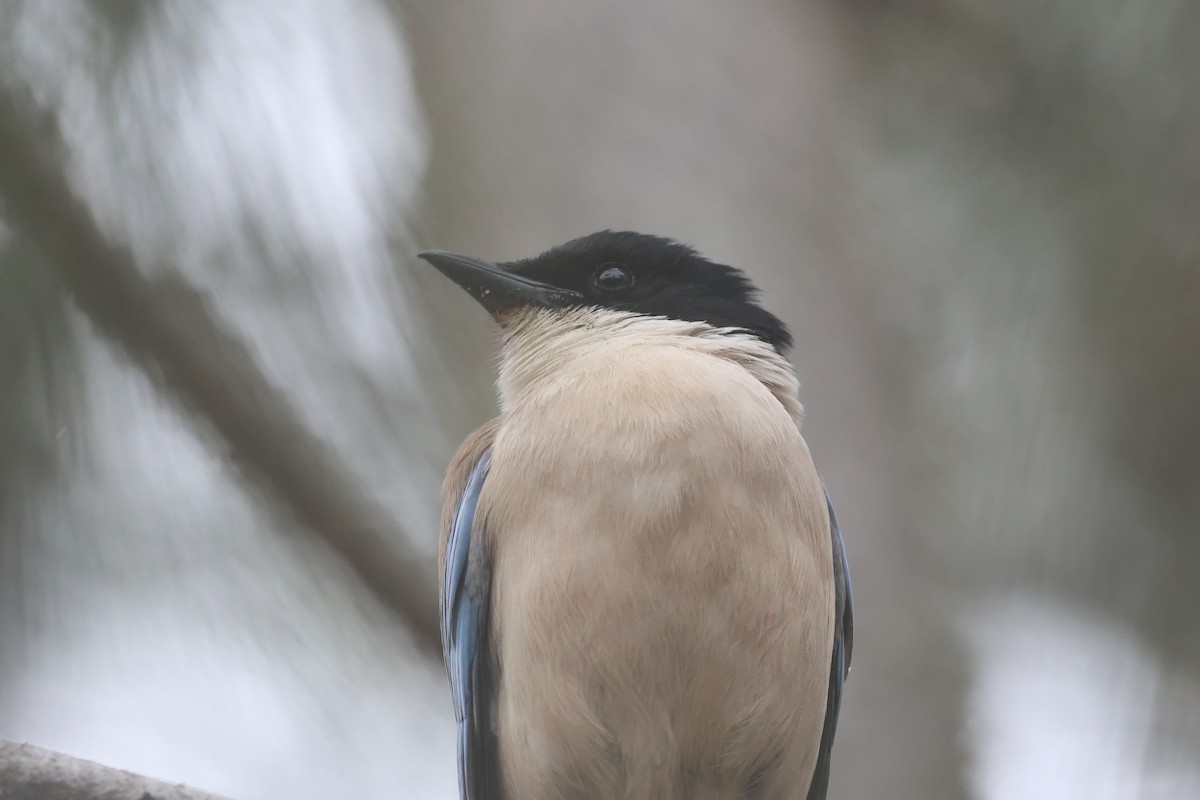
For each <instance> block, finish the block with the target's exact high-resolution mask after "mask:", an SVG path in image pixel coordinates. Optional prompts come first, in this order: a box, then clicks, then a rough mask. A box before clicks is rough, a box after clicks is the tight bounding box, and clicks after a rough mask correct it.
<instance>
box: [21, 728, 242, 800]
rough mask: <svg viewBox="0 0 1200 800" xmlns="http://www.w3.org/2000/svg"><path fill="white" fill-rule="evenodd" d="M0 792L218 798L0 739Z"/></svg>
mask: <svg viewBox="0 0 1200 800" xmlns="http://www.w3.org/2000/svg"><path fill="white" fill-rule="evenodd" d="M0 797H5V798H12V800H95V798H104V799H105V800H221V798H219V797H218V796H217V795H214V794H209V793H207V792H201V791H199V790H197V789H191V788H189V787H187V786H182V785H179V784H170V783H163V782H161V781H156V780H153V779H152V778H145V777H142V776H141V775H135V774H134V773H132V772H125V771H124V770H119V769H113V768H112V767H106V766H103V765H102V764H97V763H95V762H92V761H84V760H83V759H80V758H75V757H73V756H68V755H64V754H62V753H55V752H53V751H51V750H43V749H42V748H40V747H34V746H32V745H28V744H17V743H16V742H6V741H4V740H2V739H0Z"/></svg>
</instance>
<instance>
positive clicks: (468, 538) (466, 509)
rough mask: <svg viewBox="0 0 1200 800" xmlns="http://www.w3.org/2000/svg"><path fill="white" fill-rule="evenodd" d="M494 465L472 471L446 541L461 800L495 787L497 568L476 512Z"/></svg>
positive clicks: (448, 642)
mask: <svg viewBox="0 0 1200 800" xmlns="http://www.w3.org/2000/svg"><path fill="white" fill-rule="evenodd" d="M490 463H491V450H490V449H488V450H485V451H484V452H483V455H481V456H480V458H479V461H477V462H476V464H475V466H474V467H473V468H472V469H471V473H470V475H469V476H468V478H467V484H466V487H465V488H464V489H463V493H462V497H461V498H460V499H459V501H458V507H457V508H456V509H455V512H454V518H453V520H452V521H451V525H450V533H449V537H448V538H447V541H446V555H445V564H444V567H443V569H444V570H445V574H444V575H443V580H442V596H441V598H440V600H441V626H442V654H443V656H444V657H445V661H446V669H447V671H448V672H449V676H450V695H451V697H452V699H453V702H454V718H455V720H456V721H457V722H458V791H459V797H460V798H461V800H488V798H489V794H490V792H491V789H490V787H491V785H492V784H493V781H492V779H491V775H492V756H491V754H492V748H493V743H492V731H491V724H490V721H489V720H488V711H489V708H490V703H491V697H490V690H491V687H490V685H489V684H490V680H489V674H488V672H489V664H488V661H489V657H490V656H489V652H488V630H489V611H490V609H489V600H490V597H491V567H490V564H489V563H488V555H487V551H486V547H485V545H484V542H483V539H482V537H480V536H478V535H474V534H477V533H478V531H477V530H476V526H475V512H476V509H477V508H478V505H479V494H480V492H481V491H482V489H483V482H484V479H485V478H486V477H487V471H488V466H489V464H490Z"/></svg>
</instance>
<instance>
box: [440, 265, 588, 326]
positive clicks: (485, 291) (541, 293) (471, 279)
mask: <svg viewBox="0 0 1200 800" xmlns="http://www.w3.org/2000/svg"><path fill="white" fill-rule="evenodd" d="M417 256H418V257H419V258H423V259H425V260H426V261H428V262H429V263H430V264H433V265H434V266H435V267H437V268H438V270H439V271H440V272H441V273H442V274H443V275H445V276H446V277H447V278H449V279H450V280H452V281H454V282H455V283H457V284H458V285H459V286H461V287H462V288H463V289H465V290H466V292H467V294H469V295H471V297H474V298H475V299H476V300H477V301H478V302H479V304H480V305H481V306H483V307H484V308H486V309H487V310H488V311H489V312H490V313H491V314H493V315H495V314H498V313H500V312H502V311H506V310H508V309H511V308H517V307H519V306H541V307H543V308H553V307H556V306H566V305H572V304H575V303H582V302H583V295H581V294H579V293H578V292H573V291H571V290H569V289H560V288H558V287H557V286H551V285H549V284H546V283H542V282H540V281H535V280H532V279H530V278H524V277H521V276H520V275H516V274H514V273H512V272H508V271H507V270H505V269H504V268H503V267H498V266H496V265H495V264H489V263H488V262H486V261H480V260H479V259H476V258H470V257H469V256H460V255H458V254H457V253H447V252H446V251H444V250H425V251H422V252H420V253H417Z"/></svg>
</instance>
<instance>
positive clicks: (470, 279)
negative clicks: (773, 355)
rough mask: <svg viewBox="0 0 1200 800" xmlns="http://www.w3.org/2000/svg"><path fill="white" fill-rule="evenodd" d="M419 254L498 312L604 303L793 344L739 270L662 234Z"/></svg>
mask: <svg viewBox="0 0 1200 800" xmlns="http://www.w3.org/2000/svg"><path fill="white" fill-rule="evenodd" d="M421 257H422V258H424V259H425V260H427V261H429V262H430V263H431V264H433V265H434V266H436V267H437V268H438V269H440V270H441V271H442V272H443V273H445V274H446V276H447V277H449V278H450V279H451V280H453V281H455V282H456V283H458V284H459V285H460V286H462V287H463V288H464V289H466V290H467V291H468V292H469V293H470V294H471V296H472V297H474V298H475V299H476V300H478V301H479V302H480V303H481V304H482V305H483V306H484V307H485V308H487V309H488V310H489V311H491V312H492V313H493V314H498V313H500V312H501V311H503V310H507V309H509V308H513V307H515V306H518V305H537V306H544V307H551V308H555V307H569V306H600V307H604V308H612V309H616V310H621V311H631V312H634V313H638V314H646V315H651V316H661V317H669V318H671V319H680V320H689V321H695V322H706V323H708V324H710V325H713V326H715V327H719V328H741V329H744V330H745V331H747V332H748V333H750V334H753V335H754V336H757V337H758V338H760V339H762V340H763V341H765V342H767V343H768V344H770V345H771V346H772V347H774V348H775V349H776V350H777V351H779V352H780V353H784V352H786V351H787V349H788V348H789V347H791V344H792V337H791V334H789V333H788V330H787V327H786V326H785V325H784V324H783V322H782V321H780V320H779V318H778V317H776V316H775V315H773V314H771V313H770V312H768V311H766V310H765V309H763V308H762V307H761V306H759V305H758V303H757V302H756V298H757V296H758V290H757V289H756V288H755V287H754V285H753V284H752V283H751V282H750V280H749V279H748V278H747V277H746V276H745V274H744V273H743V272H742V271H741V270H739V269H735V268H734V267H729V266H726V265H724V264H716V263H714V262H712V261H709V260H708V259H706V258H704V257H702V256H701V255H700V254H698V253H697V252H696V251H695V250H693V249H692V248H690V247H688V246H686V245H683V244H679V243H678V242H674V241H671V240H670V239H664V238H661V237H658V236H648V235H646V234H641V233H632V232H628V231H601V232H599V233H593V234H591V235H589V236H582V237H580V238H578V239H572V240H571V241H569V242H567V243H566V244H563V245H559V246H558V247H555V248H552V249H550V250H547V251H546V252H545V253H542V254H541V255H539V256H535V257H534V258H527V259H522V260H520V261H513V262H509V263H504V264H499V265H492V264H488V263H487V262H481V261H477V260H475V259H471V258H467V257H465V256H458V255H455V254H453V253H443V252H440V251H427V252H424V253H421Z"/></svg>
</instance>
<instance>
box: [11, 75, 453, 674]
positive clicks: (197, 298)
mask: <svg viewBox="0 0 1200 800" xmlns="http://www.w3.org/2000/svg"><path fill="white" fill-rule="evenodd" d="M35 132H36V133H35ZM39 134H40V135H39ZM64 150H65V148H64V146H63V144H62V142H61V139H60V138H59V136H58V134H57V131H56V130H55V129H54V125H53V122H52V120H50V119H49V117H48V115H44V114H40V113H38V112H37V111H36V110H35V106H34V105H33V103H32V102H27V101H26V100H25V97H24V96H23V93H21V92H20V91H18V90H14V87H13V86H12V85H11V84H8V83H5V82H0V152H2V153H4V157H3V158H0V199H2V200H3V202H4V215H5V217H6V219H7V220H8V221H9V222H10V224H11V225H12V227H13V230H14V232H15V233H17V234H19V235H21V236H24V237H26V238H27V239H28V240H29V241H30V242H32V243H33V244H34V245H35V246H36V247H37V248H38V249H39V250H40V251H41V252H42V253H43V254H44V255H45V257H46V259H47V261H48V263H49V264H50V265H51V266H52V267H53V269H54V271H55V273H56V274H57V277H58V279H59V280H60V281H61V283H62V285H63V286H64V287H65V288H66V289H67V290H68V291H70V293H71V295H72V296H73V298H74V299H75V301H76V303H77V304H78V306H79V308H80V309H82V310H83V312H84V313H85V314H86V315H87V316H88V318H89V319H90V320H91V321H92V322H93V324H94V325H95V326H96V329H97V330H98V331H99V332H101V333H103V334H104V335H106V336H107V337H109V338H110V339H111V340H112V341H114V342H115V343H116V344H117V345H119V347H120V348H121V349H122V350H123V351H124V352H125V353H126V354H128V356H129V357H130V358H131V359H132V361H133V362H134V363H135V364H136V365H137V366H138V367H139V368H141V369H142V370H144V371H145V372H146V373H147V374H148V375H149V376H150V377H151V379H152V380H155V381H156V382H157V383H158V385H160V386H162V387H163V388H164V389H165V390H166V392H167V394H168V395H170V396H171V397H173V398H175V399H176V400H177V401H178V402H179V403H180V404H181V405H183V406H184V407H185V408H186V409H187V410H188V411H190V412H191V413H192V415H194V416H195V417H198V418H200V419H203V420H205V421H206V422H207V423H208V424H209V425H210V426H211V428H212V429H213V430H214V431H215V432H216V433H217V434H218V436H219V437H220V439H221V440H222V441H223V442H224V444H225V446H226V447H227V448H228V452H229V455H230V456H231V457H232V458H233V459H234V460H235V461H236V462H238V464H240V465H241V466H242V467H243V468H244V469H245V470H246V472H247V473H248V474H249V475H250V476H251V479H252V480H253V481H254V482H256V483H257V484H259V485H260V486H262V487H264V488H266V489H267V490H269V491H270V493H271V494H272V495H273V496H274V497H275V498H277V499H278V500H280V501H281V502H282V504H283V506H284V507H286V508H287V509H289V510H290V511H291V512H292V513H293V514H294V515H295V517H296V518H297V519H298V520H299V521H300V522H302V523H303V526H297V527H298V528H299V527H304V528H307V529H308V530H309V531H311V532H313V533H315V534H317V535H318V536H319V537H320V539H321V540H323V541H324V542H325V543H327V544H328V545H329V546H330V547H332V548H333V550H334V551H336V552H337V553H338V554H339V555H341V556H342V558H344V559H345V561H346V562H347V563H348V564H349V565H350V567H351V568H352V569H353V570H354V571H355V572H357V574H358V575H359V577H360V578H361V579H362V580H363V582H364V583H365V584H366V585H367V587H368V588H369V589H370V590H371V591H372V592H373V593H374V594H375V595H376V596H377V597H378V598H379V600H380V601H381V602H382V603H383V604H384V605H386V606H388V607H390V608H391V609H393V610H394V611H395V612H397V613H398V614H399V615H400V616H401V617H402V618H403V619H404V620H405V621H406V622H407V623H408V625H409V627H410V629H411V631H412V633H413V637H414V640H415V641H417V642H418V643H420V644H421V645H422V646H423V647H425V648H427V649H429V650H434V651H435V650H436V643H437V640H438V633H437V610H436V600H435V598H436V596H437V595H436V592H435V591H434V587H433V585H432V581H431V580H430V577H429V576H430V575H431V574H432V570H431V565H430V564H429V563H427V560H426V559H423V558H421V557H419V556H418V555H417V554H415V553H414V552H413V551H412V548H411V547H410V539H409V537H408V536H407V535H406V534H405V532H404V531H403V529H402V527H401V526H400V525H399V524H397V522H396V521H395V520H392V519H390V518H389V517H388V515H387V514H386V513H385V512H384V511H383V510H382V509H381V508H379V507H378V505H377V504H376V503H374V502H373V501H372V500H371V499H370V498H369V497H368V496H367V495H366V493H365V492H363V491H362V490H361V489H360V488H359V487H358V486H357V485H356V484H355V483H354V481H353V480H352V478H351V477H350V475H349V472H348V470H346V469H345V468H344V467H343V465H342V464H341V463H340V462H339V459H338V457H337V456H336V455H335V454H334V453H333V452H332V451H331V450H330V448H329V447H328V446H327V445H326V444H325V443H324V442H322V441H321V440H320V439H319V438H318V437H317V436H315V435H314V434H313V433H312V432H311V431H310V430H309V429H307V428H306V426H305V425H304V423H303V421H302V420H301V418H300V415H299V413H298V412H297V410H296V409H295V408H294V406H293V404H292V403H291V402H290V400H289V399H288V398H287V396H286V395H285V394H284V392H283V391H281V390H280V389H279V388H278V387H276V386H274V385H272V384H271V383H270V382H269V381H268V380H267V378H266V377H265V376H264V375H263V373H262V371H261V370H260V369H259V368H258V365H257V364H256V363H255V360H254V357H253V356H252V354H251V353H250V352H249V350H248V348H247V347H246V345H245V344H244V343H243V342H242V341H240V340H239V339H238V338H237V337H236V336H234V335H232V334H231V333H230V332H229V331H228V330H226V329H225V326H224V324H223V321H222V320H221V319H220V318H219V316H218V315H217V313H216V312H215V310H214V309H212V308H211V307H210V303H209V302H208V301H207V298H206V297H205V296H204V295H203V294H202V293H201V292H200V291H198V290H197V289H195V288H194V287H193V286H191V285H190V284H189V283H188V282H187V281H186V280H185V279H184V278H182V277H181V276H180V275H179V274H178V272H174V273H173V274H172V275H171V277H169V278H150V277H147V276H146V275H145V274H144V273H143V272H141V271H139V269H138V268H137V266H136V264H135V263H134V260H133V257H132V255H131V254H130V253H129V252H128V251H127V250H126V249H124V248H122V247H120V246H119V245H117V244H116V243H113V242H110V241H108V240H107V239H106V238H105V236H104V234H103V233H102V232H101V231H100V229H99V228H98V227H97V225H96V222H95V220H94V219H93V218H92V215H91V214H90V212H89V211H88V209H87V208H86V206H85V204H84V203H83V202H82V201H81V200H80V199H79V198H77V197H76V196H75V194H74V192H72V190H71V188H70V186H69V184H68V182H67V179H66V177H65V175H64V170H63V169H62V167H61V166H60V164H61V163H66V161H67V159H66V158H65V156H64V153H63V151H64ZM56 151H57V152H56ZM267 568H269V565H267Z"/></svg>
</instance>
